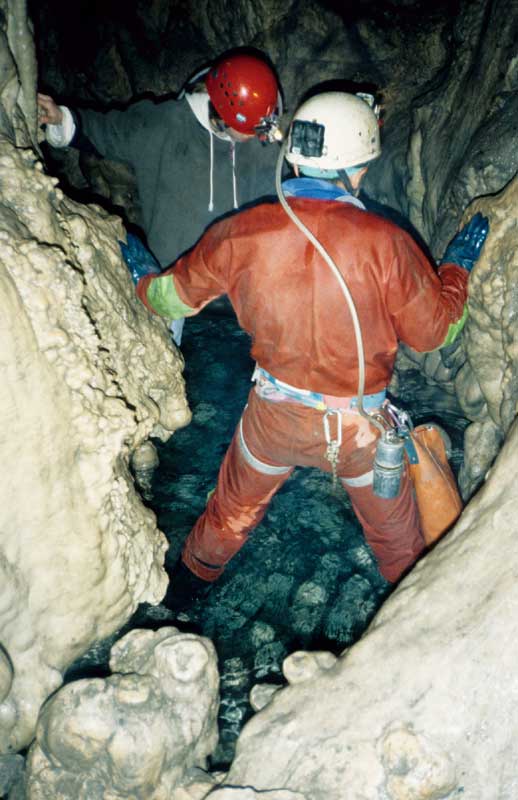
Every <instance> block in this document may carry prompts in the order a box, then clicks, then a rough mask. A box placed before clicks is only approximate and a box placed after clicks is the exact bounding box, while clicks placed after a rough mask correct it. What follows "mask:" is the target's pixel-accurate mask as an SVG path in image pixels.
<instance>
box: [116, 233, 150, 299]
mask: <svg viewBox="0 0 518 800" xmlns="http://www.w3.org/2000/svg"><path fill="white" fill-rule="evenodd" d="M126 239H127V240H128V243H127V244H124V242H119V247H120V249H121V253H122V257H123V258H124V261H125V262H126V266H127V267H128V269H129V273H130V275H131V279H132V281H133V283H134V284H135V286H136V285H137V283H138V282H139V280H140V278H142V277H143V276H144V275H149V274H150V273H153V272H160V265H159V263H158V261H157V260H156V258H155V257H154V255H153V254H152V253H150V252H149V250H148V249H147V247H145V246H144V245H143V244H142V242H141V241H140V239H139V238H138V236H135V235H134V234H133V233H128V234H127V236H126Z"/></svg>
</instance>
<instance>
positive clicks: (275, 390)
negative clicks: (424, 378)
mask: <svg viewBox="0 0 518 800" xmlns="http://www.w3.org/2000/svg"><path fill="white" fill-rule="evenodd" d="M252 381H255V390H256V392H257V394H258V395H259V396H260V397H262V398H264V399H265V400H270V402H273V403H283V402H284V403H285V402H292V403H301V404H302V405H304V406H309V407H310V408H316V409H318V410H320V411H326V410H327V409H328V408H335V409H342V410H344V411H350V410H353V409H356V408H358V398H357V397H335V396H334V395H331V394H321V393H320V392H312V391H310V390H309V389H299V388H297V387H296V386H291V385H290V384H289V383H285V382H284V381H281V380H279V379H278V378H276V377H275V376H274V375H271V374H270V373H269V372H267V370H265V369H263V368H262V367H260V366H259V364H256V367H255V370H254V374H253V375H252ZM386 397H387V391H386V389H382V390H381V391H379V392H376V393H375V394H365V395H363V407H364V408H365V410H366V411H369V410H372V409H375V408H380V406H382V405H383V402H384V401H385V399H386Z"/></svg>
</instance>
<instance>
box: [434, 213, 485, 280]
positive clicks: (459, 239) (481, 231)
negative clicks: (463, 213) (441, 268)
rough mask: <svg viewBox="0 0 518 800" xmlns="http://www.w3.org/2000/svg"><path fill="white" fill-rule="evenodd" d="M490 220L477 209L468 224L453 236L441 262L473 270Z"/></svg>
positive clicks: (469, 270)
mask: <svg viewBox="0 0 518 800" xmlns="http://www.w3.org/2000/svg"><path fill="white" fill-rule="evenodd" d="M488 232H489V220H488V218H487V217H483V216H482V214H481V213H480V211H477V213H476V214H475V216H474V217H472V218H471V219H470V221H469V222H468V223H467V225H464V227H463V228H461V230H460V231H459V232H458V233H457V234H456V235H455V236H454V237H453V239H452V240H451V242H450V243H449V245H448V247H447V248H446V251H445V253H444V255H443V257H442V259H441V264H446V263H448V264H458V265H459V266H460V267H464V269H467V270H468V272H471V270H472V269H473V267H474V266H475V262H476V261H477V259H478V257H479V255H480V251H481V250H482V247H483V244H484V242H485V241H486V236H487V234H488Z"/></svg>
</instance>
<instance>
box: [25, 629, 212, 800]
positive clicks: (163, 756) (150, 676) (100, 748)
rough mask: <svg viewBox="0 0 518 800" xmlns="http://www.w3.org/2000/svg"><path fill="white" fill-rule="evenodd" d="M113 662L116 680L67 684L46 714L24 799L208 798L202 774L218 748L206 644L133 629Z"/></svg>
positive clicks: (197, 639)
mask: <svg viewBox="0 0 518 800" xmlns="http://www.w3.org/2000/svg"><path fill="white" fill-rule="evenodd" d="M110 663H111V665H112V667H113V668H114V669H118V670H119V671H118V673H117V674H114V675H112V676H111V677H109V678H107V679H106V680H101V679H92V680H81V681H77V682H76V683H71V684H68V685H67V686H65V687H64V688H63V689H61V690H60V691H59V692H58V693H57V694H56V695H54V697H52V698H51V699H50V700H49V701H48V702H47V703H46V705H45V706H44V708H43V710H42V713H41V715H40V719H39V721H38V728H37V736H36V742H35V744H34V745H33V746H32V748H31V750H30V753H29V757H28V766H27V778H26V785H27V800H95V798H108V797H110V798H112V800H115V799H116V798H120V800H123V799H124V798H128V797H131V798H133V799H134V800H166V798H167V800H169V798H171V797H172V798H177V800H179V798H180V797H181V796H182V795H181V792H179V793H177V794H173V791H174V790H175V788H177V787H183V791H184V794H183V796H184V797H185V798H187V797H191V798H196V797H199V798H201V797H203V796H205V794H207V792H208V791H209V790H210V789H211V788H212V787H213V786H214V781H213V780H212V779H211V778H210V777H209V776H208V775H207V774H206V773H201V769H200V768H203V767H204V766H205V762H206V758H207V756H208V755H209V754H210V753H211V752H212V751H213V750H214V748H215V746H216V743H217V725H216V717H217V709H218V683H219V680H218V671H217V666H216V654H215V651H214V648H213V646H212V644H211V643H210V642H209V640H208V639H204V638H202V637H198V636H195V635H194V634H187V633H180V632H179V631H178V630H177V629H176V628H161V629H160V630H159V631H157V632H156V633H154V632H153V631H144V630H134V631H132V632H131V633H129V634H127V635H126V636H125V637H124V638H123V639H121V640H120V641H119V642H117V643H116V645H115V646H114V648H113V649H112V656H111V661H110ZM196 767H197V768H198V769H197V770H196V769H194V768H196ZM202 775H205V778H204V779H203V780H202ZM190 785H191V789H192V791H190V790H189V787H190ZM196 787H197V788H196ZM202 792H203V793H202Z"/></svg>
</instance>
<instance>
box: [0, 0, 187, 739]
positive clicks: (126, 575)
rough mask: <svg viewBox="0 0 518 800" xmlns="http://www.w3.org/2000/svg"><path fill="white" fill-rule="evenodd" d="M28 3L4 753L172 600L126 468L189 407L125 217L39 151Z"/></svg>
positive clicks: (7, 89)
mask: <svg viewBox="0 0 518 800" xmlns="http://www.w3.org/2000/svg"><path fill="white" fill-rule="evenodd" d="M23 5H24V4H23V3H21V2H14V3H9V4H5V3H1V4H0V23H1V24H2V26H3V27H2V28H1V31H0V32H1V35H0V45H1V46H2V49H1V55H2V60H3V63H4V66H5V69H4V71H3V72H2V73H1V78H2V85H1V86H0V185H1V187H2V191H1V195H0V297H1V305H2V315H1V317H0V360H1V363H2V368H3V379H2V381H1V383H0V407H1V408H2V414H3V420H2V431H1V433H0V440H1V447H0V452H1V454H2V480H1V482H0V507H1V511H0V642H1V644H2V649H1V650H0V676H1V677H0V690H1V691H0V752H8V751H11V750H18V749H20V748H22V747H24V746H25V745H27V744H28V743H29V742H30V741H31V739H32V736H33V734H34V727H35V724H36V719H37V715H38V712H39V708H40V706H41V704H42V703H43V701H44V700H45V698H46V697H47V696H48V695H49V694H50V693H51V692H52V691H54V690H55V689H56V688H57V687H58V686H59V685H60V683H61V681H62V675H63V671H64V670H65V669H66V667H67V666H68V665H69V664H70V663H71V662H72V661H73V660H74V659H75V658H77V657H78V656H79V655H80V654H82V653H83V652H84V651H85V650H86V649H88V647H89V646H90V645H91V644H92V643H93V642H95V641H97V640H99V639H102V638H104V637H106V636H108V635H109V634H111V633H113V632H114V631H115V630H117V629H118V628H119V627H120V626H121V625H122V624H123V623H124V622H125V621H126V620H127V619H128V618H129V617H130V615H131V614H132V612H133V611H134V610H135V608H136V607H137V605H138V603H140V602H143V601H147V602H151V603H154V602H158V601H159V600H160V598H161V597H162V596H163V594H164V592H165V589H166V585H167V577H166V574H165V572H164V570H163V559H164V551H165V549H166V546H167V542H166V539H165V537H164V536H163V534H162V533H160V532H159V531H158V530H157V527H156V521H155V517H154V515H153V514H152V513H151V512H150V511H148V510H147V509H146V508H145V507H144V505H143V504H142V502H141V499H140V497H139V495H138V493H137V492H136V491H135V488H134V485H133V479H132V476H131V474H130V470H129V466H128V465H129V460H130V455H131V452H132V451H133V450H134V449H135V448H136V447H138V446H139V445H140V444H141V443H142V442H144V441H146V440H147V438H148V437H149V435H150V434H151V433H153V434H154V435H157V436H161V437H162V438H166V437H167V436H169V435H170V433H171V432H172V431H174V430H175V429H176V428H178V427H180V426H181V425H184V424H186V423H187V422H188V421H189V418H190V412H189V409H188V406H187V402H186V398H185V391H184V384H183V379H182V375H181V371H182V366H183V362H182V359H181V356H180V355H179V354H178V352H177V351H176V349H174V348H173V346H172V345H171V344H170V339H169V334H168V331H167V328H166V326H165V324H164V323H163V322H161V321H159V320H157V319H151V317H150V315H149V314H148V312H147V311H146V310H145V309H144V308H143V306H142V305H141V304H140V303H139V302H137V300H136V299H135V297H134V290H133V286H132V283H131V280H130V278H129V275H128V274H127V270H126V268H125V266H124V264H123V262H122V260H121V256H120V252H119V246H118V243H117V241H118V239H121V238H122V237H123V236H124V231H123V228H122V224H121V222H120V220H119V219H117V218H115V217H110V216H109V215H108V214H107V213H106V212H103V211H102V210H101V209H100V208H96V207H87V206H80V205H77V204H76V203H74V202H73V201H71V200H69V199H68V198H66V197H65V196H64V195H63V193H62V192H61V190H60V189H58V188H57V186H56V184H57V180H56V179H55V178H52V177H50V176H49V175H47V174H45V171H44V168H43V167H42V163H41V161H40V160H39V158H38V154H37V152H36V150H35V145H34V142H35V140H36V127H35V117H34V116H33V115H31V113H27V114H26V113H25V109H26V108H32V105H33V104H32V103H31V102H30V101H29V99H28V94H27V91H28V90H27V85H28V84H27V82H28V81H29V77H28V76H27V71H29V70H30V65H31V64H33V65H34V63H35V62H34V58H32V59H31V57H30V54H31V52H32V50H31V48H32V40H31V38H30V37H27V29H26V28H25V29H24V28H23V25H21V24H20V19H19V14H20V13H21V12H20V9H22V10H23ZM11 42H14V43H15V46H14V47H11V44H10V43H11ZM20 54H21V55H20ZM20 76H21V77H22V83H21V84H20V82H19V78H20ZM34 84H35V73H33V75H32V95H31V96H32V100H34V96H33V94H34Z"/></svg>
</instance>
